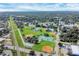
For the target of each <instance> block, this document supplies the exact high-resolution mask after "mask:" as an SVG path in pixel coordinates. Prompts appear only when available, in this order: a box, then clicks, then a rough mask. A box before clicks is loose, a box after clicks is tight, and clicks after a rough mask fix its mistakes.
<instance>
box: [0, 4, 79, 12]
mask: <svg viewBox="0 0 79 59" xmlns="http://www.w3.org/2000/svg"><path fill="white" fill-rule="evenodd" d="M34 11H79V3H0V12H34Z"/></svg>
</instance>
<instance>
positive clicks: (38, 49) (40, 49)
mask: <svg viewBox="0 0 79 59" xmlns="http://www.w3.org/2000/svg"><path fill="white" fill-rule="evenodd" d="M46 45H47V46H50V47H52V48H54V47H55V43H54V42H49V41H42V42H41V43H40V44H36V45H34V46H33V48H32V49H33V50H35V51H40V52H42V48H43V47H44V46H46Z"/></svg>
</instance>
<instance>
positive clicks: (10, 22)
mask: <svg viewBox="0 0 79 59" xmlns="http://www.w3.org/2000/svg"><path fill="white" fill-rule="evenodd" d="M10 19H11V18H10ZM9 25H10V27H11V29H12V34H13V38H14V43H15V45H16V46H18V43H17V40H16V36H15V32H14V29H13V25H12V21H11V20H10V21H9ZM17 55H20V52H19V51H17Z"/></svg>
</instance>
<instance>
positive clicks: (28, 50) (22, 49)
mask: <svg viewBox="0 0 79 59" xmlns="http://www.w3.org/2000/svg"><path fill="white" fill-rule="evenodd" d="M4 47H7V48H8V49H12V50H16V51H21V52H25V53H27V54H28V53H29V52H30V51H31V49H26V48H21V47H17V46H10V45H5V46H4ZM35 53H36V55H38V56H39V55H40V54H41V53H42V54H43V55H44V56H48V54H46V53H44V52H37V51H35Z"/></svg>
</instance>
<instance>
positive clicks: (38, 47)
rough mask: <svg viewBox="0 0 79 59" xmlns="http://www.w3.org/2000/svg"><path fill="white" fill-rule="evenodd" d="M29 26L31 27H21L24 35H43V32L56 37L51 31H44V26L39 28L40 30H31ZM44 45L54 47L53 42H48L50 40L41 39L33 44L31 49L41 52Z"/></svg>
mask: <svg viewBox="0 0 79 59" xmlns="http://www.w3.org/2000/svg"><path fill="white" fill-rule="evenodd" d="M31 28H32V27H29V26H26V27H25V28H23V29H22V30H23V31H21V32H22V34H24V35H30V34H31V35H34V36H38V35H44V34H45V33H47V34H48V35H49V36H50V37H52V38H54V39H56V35H52V34H51V32H46V30H45V29H44V28H40V29H41V31H33V30H32V29H31ZM46 45H47V46H50V47H52V48H54V47H55V42H50V41H44V40H43V41H41V42H40V44H35V45H34V46H33V47H32V50H34V51H40V52H41V51H42V48H43V47H44V46H46Z"/></svg>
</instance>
